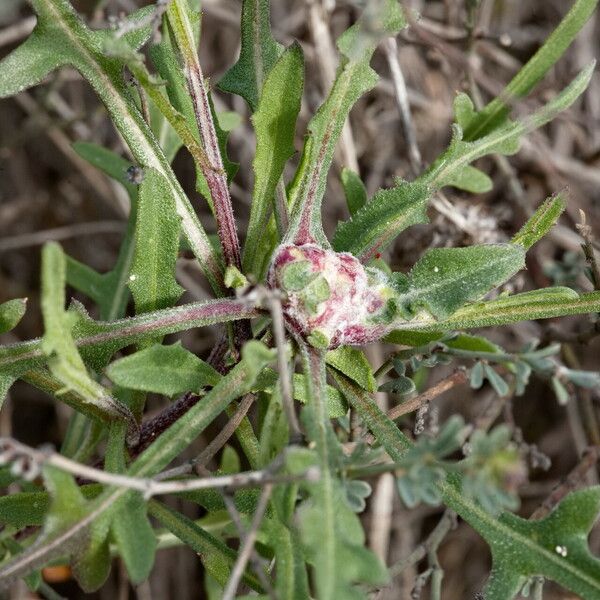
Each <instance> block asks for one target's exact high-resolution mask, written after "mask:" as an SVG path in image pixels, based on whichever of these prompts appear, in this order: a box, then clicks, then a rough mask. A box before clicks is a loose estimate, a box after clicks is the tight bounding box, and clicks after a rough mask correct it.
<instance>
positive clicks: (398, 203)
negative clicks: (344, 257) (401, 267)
mask: <svg viewBox="0 0 600 600" xmlns="http://www.w3.org/2000/svg"><path fill="white" fill-rule="evenodd" d="M429 195H430V192H429V189H428V187H427V186H426V185H422V184H419V183H408V182H406V181H399V182H398V184H397V185H396V186H395V187H393V188H390V189H387V190H379V192H377V194H375V196H374V197H373V199H372V200H371V201H370V202H367V203H366V204H365V205H364V206H363V207H362V208H361V209H359V210H358V211H357V212H356V213H355V214H354V215H353V216H352V218H351V219H350V220H349V221H345V222H343V223H340V224H339V225H338V226H337V228H336V230H335V235H334V238H333V247H334V248H335V250H337V251H345V252H350V253H352V254H354V256H356V257H357V258H359V259H360V260H361V261H362V262H369V261H370V260H372V259H373V258H375V256H376V254H377V253H379V252H382V251H383V250H385V248H386V247H387V246H389V244H391V243H392V242H393V241H394V239H395V238H396V236H397V235H398V234H400V233H402V231H404V230H405V229H406V228H407V227H410V226H411V225H416V224H417V223H426V222H427V215H426V208H427V201H428V200H429Z"/></svg>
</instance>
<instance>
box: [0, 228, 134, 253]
mask: <svg viewBox="0 0 600 600" xmlns="http://www.w3.org/2000/svg"><path fill="white" fill-rule="evenodd" d="M124 230H125V223H124V222H123V221H93V222H91V223H75V224H73V225H65V226H64V227H54V228H53V229H44V230H42V231H35V232H33V233H22V234H20V235H14V236H5V237H3V238H2V239H1V240H0V252H6V251H7V250H17V249H21V248H28V247H31V246H39V245H40V244H45V243H46V242H48V241H50V240H55V241H58V240H66V239H69V238H74V237H78V236H83V235H84V236H89V235H100V234H104V233H123V231H124Z"/></svg>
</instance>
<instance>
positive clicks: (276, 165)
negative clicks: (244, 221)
mask: <svg viewBox="0 0 600 600" xmlns="http://www.w3.org/2000/svg"><path fill="white" fill-rule="evenodd" d="M303 80H304V57H303V54H302V49H301V48H300V46H299V45H298V44H293V45H292V46H290V47H289V48H288V49H287V50H286V51H285V52H284V53H283V54H282V55H281V58H280V59H279V60H278V61H277V62H276V63H275V65H274V66H273V68H272V70H271V72H270V73H269V75H268V77H267V78H266V81H265V84H264V88H263V91H262V94H261V96H260V102H259V104H258V107H257V109H256V112H255V113H254V115H253V117H252V122H253V124H254V130H255V132H256V154H255V156H254V163H253V167H254V188H253V191H252V208H251V210H250V220H249V222H248V233H247V235H246V246H245V248H244V258H243V263H242V264H243V267H244V272H245V273H246V274H250V273H252V274H254V275H255V276H260V270H261V269H260V266H261V264H262V262H263V260H264V259H263V256H262V253H260V252H259V251H260V249H261V248H262V247H265V244H264V235H265V230H266V228H267V224H268V220H269V215H270V214H271V211H272V207H273V198H274V194H275V188H276V187H277V183H278V182H279V179H280V177H281V175H282V173H283V168H284V166H285V163H286V162H287V160H288V159H289V158H290V157H291V156H292V154H293V153H294V133H295V129H296V119H297V118H298V113H299V111H300V101H301V99H302V88H303ZM282 90H285V93H282Z"/></svg>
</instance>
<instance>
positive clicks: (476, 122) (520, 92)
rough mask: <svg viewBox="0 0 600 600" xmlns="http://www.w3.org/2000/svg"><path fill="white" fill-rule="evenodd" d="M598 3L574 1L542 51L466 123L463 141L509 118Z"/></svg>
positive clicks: (489, 129) (483, 132)
mask: <svg viewBox="0 0 600 600" xmlns="http://www.w3.org/2000/svg"><path fill="white" fill-rule="evenodd" d="M597 5H598V0H576V2H574V3H573V5H572V6H571V8H570V10H569V11H568V12H567V14H566V15H565V16H564V18H563V19H562V21H561V22H560V24H559V25H558V27H557V28H556V29H555V30H554V31H553V32H552V33H551V34H550V35H549V36H548V37H547V38H546V41H545V42H544V44H543V45H542V47H541V48H540V49H539V50H538V51H537V52H536V53H535V54H534V55H533V56H532V57H531V58H530V59H529V60H528V61H527V63H526V64H525V65H524V66H523V67H521V69H519V72H518V73H517V74H516V75H515V77H514V78H513V79H512V80H511V82H510V83H509V84H508V85H507V86H506V87H505V88H504V90H503V91H502V92H501V93H500V94H499V95H498V97H497V98H494V100H492V101H491V102H490V103H489V104H487V105H486V106H485V107H484V108H483V109H482V110H480V111H479V112H478V113H474V112H473V113H472V115H471V118H470V120H469V122H468V123H465V128H464V132H465V135H464V137H465V139H466V140H469V141H473V140H476V139H479V138H481V137H484V136H485V135H487V134H488V133H490V132H491V131H493V130H494V129H496V128H497V127H499V126H500V125H502V124H503V123H504V121H505V119H506V117H507V116H508V114H509V112H510V108H511V103H512V102H514V100H515V99H517V98H523V97H525V96H526V95H527V94H528V93H529V92H530V91H531V90H532V89H533V88H534V87H535V86H536V85H537V84H538V83H539V82H540V81H541V80H542V79H543V77H544V76H545V75H546V73H547V72H548V71H549V70H550V68H551V67H552V66H553V65H554V63H556V62H557V61H558V59H559V58H560V57H561V56H562V55H563V54H564V53H565V51H566V50H567V48H568V47H569V46H570V45H571V43H572V42H573V40H574V39H575V37H576V36H577V34H578V33H579V31H580V30H581V29H582V27H583V26H584V25H585V24H586V23H587V21H588V20H589V18H590V17H591V16H592V15H593V14H594V11H595V9H596V7H597Z"/></svg>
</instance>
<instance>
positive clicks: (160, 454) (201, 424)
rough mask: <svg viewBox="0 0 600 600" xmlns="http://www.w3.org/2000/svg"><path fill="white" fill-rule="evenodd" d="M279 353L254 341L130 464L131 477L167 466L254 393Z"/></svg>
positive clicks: (248, 343) (150, 473)
mask: <svg viewBox="0 0 600 600" xmlns="http://www.w3.org/2000/svg"><path fill="white" fill-rule="evenodd" d="M275 356H276V351H275V350H270V349H268V348H267V347H266V346H264V344H262V343H260V342H257V341H255V340H251V341H249V342H247V343H246V344H245V345H244V346H243V348H242V360H241V361H240V362H239V363H238V364H237V365H236V366H235V367H234V368H233V369H232V370H231V371H230V372H229V373H228V374H227V375H226V376H224V377H222V378H221V379H220V380H219V382H218V383H217V384H216V385H215V386H214V387H213V388H212V390H210V392H208V393H207V394H206V396H204V397H203V398H202V402H198V403H197V404H195V405H194V406H193V407H192V408H191V409H190V410H189V411H188V412H186V413H185V415H183V416H182V417H181V418H179V419H178V420H177V421H175V422H174V423H173V424H172V425H171V426H170V427H169V428H168V429H167V430H166V431H164V432H163V433H162V434H161V435H160V436H159V437H158V438H157V439H156V440H155V441H154V442H153V443H152V444H151V445H150V446H149V447H148V448H147V449H146V450H145V451H144V452H143V453H142V454H141V455H140V456H139V457H138V458H137V459H136V460H135V461H134V462H133V464H132V465H131V467H130V468H129V471H128V474H131V475H136V476H138V477H140V476H150V475H154V474H155V473H156V472H158V471H159V470H160V469H162V468H164V467H166V466H167V465H168V464H169V463H170V462H171V461H172V460H173V459H174V458H176V457H177V456H179V454H180V453H181V452H182V451H183V450H184V449H185V448H187V447H188V446H189V445H190V444H191V443H192V441H194V439H196V437H197V436H198V435H200V433H202V431H203V430H204V429H205V428H206V427H207V426H208V425H209V424H210V423H212V421H213V420H214V419H215V418H216V417H217V415H219V414H220V413H221V412H222V411H224V410H225V409H226V408H227V407H228V406H229V404H231V402H233V400H235V399H236V398H239V397H240V396H243V395H244V394H246V393H248V392H249V391H251V390H252V388H253V386H254V382H255V381H256V378H257V376H258V375H259V373H260V372H261V371H262V370H263V368H264V367H265V366H266V365H267V364H268V363H269V362H271V361H273V360H274V359H275Z"/></svg>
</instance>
